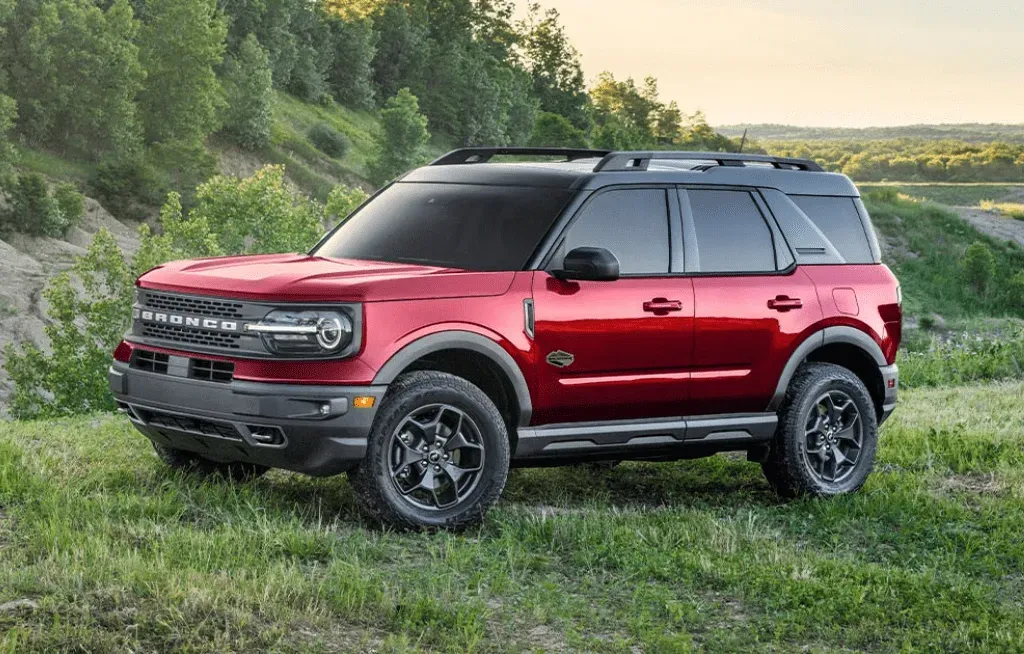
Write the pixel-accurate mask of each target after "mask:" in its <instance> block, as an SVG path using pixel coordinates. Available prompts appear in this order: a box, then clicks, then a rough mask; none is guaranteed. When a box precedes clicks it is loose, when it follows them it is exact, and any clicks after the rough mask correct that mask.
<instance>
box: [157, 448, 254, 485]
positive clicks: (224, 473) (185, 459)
mask: <svg viewBox="0 0 1024 654" xmlns="http://www.w3.org/2000/svg"><path fill="white" fill-rule="evenodd" d="M153 449H155V450H156V455H157V457H159V458H160V460H161V461H163V462H164V463H166V464H167V465H168V466H169V467H170V468H173V469H174V470H181V471H183V472H190V473H195V474H197V475H199V476H201V477H222V478H224V479H227V480H228V481H233V482H246V481H252V480H253V479H257V478H259V477H262V476H263V475H264V474H266V472H267V470H269V469H270V468H267V467H266V466H261V465H258V464H255V463H243V462H241V461H233V462H231V463H222V462H220V461H211V460H210V459H204V458H203V457H201V456H199V455H198V454H195V453H193V452H186V451H185V450H178V449H175V448H173V447H167V446H165V445H157V444H156V443H153Z"/></svg>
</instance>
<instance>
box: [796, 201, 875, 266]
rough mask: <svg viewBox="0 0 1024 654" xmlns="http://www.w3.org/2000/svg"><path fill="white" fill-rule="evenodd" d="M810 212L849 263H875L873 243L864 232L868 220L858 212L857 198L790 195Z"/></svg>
mask: <svg viewBox="0 0 1024 654" xmlns="http://www.w3.org/2000/svg"><path fill="white" fill-rule="evenodd" d="M789 197H790V198H791V199H792V200H793V202H795V203H796V206H798V207H800V210H801V211H803V212H804V213H805V214H807V217H808V218H810V219H811V222H813V223H814V224H815V225H817V226H818V229H820V230H821V231H822V233H823V234H824V235H825V237H826V238H827V239H828V240H829V241H831V242H832V245H834V246H835V248H836V249H837V250H839V254H841V255H842V257H843V259H845V260H846V263H872V262H873V259H874V257H873V256H871V246H870V245H869V244H868V236H867V234H865V233H864V223H862V222H861V219H860V214H858V213H857V205H855V204H854V201H853V198H831V197H818V196H813V195H791V196H789Z"/></svg>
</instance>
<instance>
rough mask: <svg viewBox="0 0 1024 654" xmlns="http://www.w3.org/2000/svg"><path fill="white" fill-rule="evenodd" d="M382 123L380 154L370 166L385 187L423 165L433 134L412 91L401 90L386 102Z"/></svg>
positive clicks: (381, 115)
mask: <svg viewBox="0 0 1024 654" xmlns="http://www.w3.org/2000/svg"><path fill="white" fill-rule="evenodd" d="M380 121H381V131H380V133H379V134H378V135H377V148H378V154H377V159H376V160H375V161H374V162H373V163H372V164H371V175H372V177H373V179H374V181H376V182H377V183H380V184H383V183H384V182H386V181H387V180H389V179H392V178H394V177H395V176H396V175H399V174H401V173H403V172H405V171H406V170H409V169H410V168H413V167H414V166H416V165H417V164H419V163H420V161H421V159H422V157H423V146H424V145H426V143H427V141H428V140H429V139H430V132H428V131H427V118H426V116H424V115H423V114H421V113H420V105H419V100H417V99H416V96H415V95H413V94H412V92H410V91H409V89H401V90H399V91H398V93H397V94H396V95H395V96H394V97H392V98H390V99H389V100H388V101H387V104H385V105H384V109H382V110H381V112H380Z"/></svg>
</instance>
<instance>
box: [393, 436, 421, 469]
mask: <svg viewBox="0 0 1024 654" xmlns="http://www.w3.org/2000/svg"><path fill="white" fill-rule="evenodd" d="M398 444H399V446H400V447H401V449H400V450H399V452H400V455H401V465H402V466H407V465H411V464H413V463H418V462H420V461H422V460H423V459H425V458H426V456H425V455H424V454H423V452H421V451H420V450H418V449H416V447H415V446H413V445H411V444H410V443H407V442H406V441H403V440H402V439H398Z"/></svg>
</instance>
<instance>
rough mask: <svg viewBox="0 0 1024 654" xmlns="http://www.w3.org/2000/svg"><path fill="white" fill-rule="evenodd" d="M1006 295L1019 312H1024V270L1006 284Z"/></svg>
mask: <svg viewBox="0 0 1024 654" xmlns="http://www.w3.org/2000/svg"><path fill="white" fill-rule="evenodd" d="M1006 293H1007V295H1008V296H1009V298H1010V302H1012V303H1013V304H1015V305H1016V306H1017V309H1018V311H1021V310H1024V270H1020V271H1017V273H1016V274H1015V275H1014V276H1013V277H1011V278H1010V280H1009V281H1008V282H1006Z"/></svg>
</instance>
